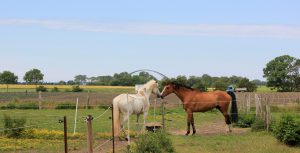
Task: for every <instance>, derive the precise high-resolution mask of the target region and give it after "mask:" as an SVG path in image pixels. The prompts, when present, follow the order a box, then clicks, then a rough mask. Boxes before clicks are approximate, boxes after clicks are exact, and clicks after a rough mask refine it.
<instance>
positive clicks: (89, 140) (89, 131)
mask: <svg viewBox="0 0 300 153" xmlns="http://www.w3.org/2000/svg"><path fill="white" fill-rule="evenodd" d="M92 120H93V117H92V116H91V115H88V117H87V118H86V125H87V145H88V153H93V129H92Z"/></svg>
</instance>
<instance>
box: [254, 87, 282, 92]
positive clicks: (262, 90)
mask: <svg viewBox="0 0 300 153" xmlns="http://www.w3.org/2000/svg"><path fill="white" fill-rule="evenodd" d="M276 91H277V90H276V89H274V90H271V88H269V87H267V86H258V87H257V89H256V92H276Z"/></svg>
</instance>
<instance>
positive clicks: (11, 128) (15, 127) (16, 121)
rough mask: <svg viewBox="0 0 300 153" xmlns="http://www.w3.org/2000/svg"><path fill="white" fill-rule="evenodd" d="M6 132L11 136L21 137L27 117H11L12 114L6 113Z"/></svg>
mask: <svg viewBox="0 0 300 153" xmlns="http://www.w3.org/2000/svg"><path fill="white" fill-rule="evenodd" d="M3 121H4V129H8V130H4V134H5V135H6V136H7V137H9V138H19V137H20V136H21V133H22V132H23V131H24V128H20V127H24V125H25V123H26V119H25V118H11V117H10V116H8V115H6V114H4V120H3Z"/></svg>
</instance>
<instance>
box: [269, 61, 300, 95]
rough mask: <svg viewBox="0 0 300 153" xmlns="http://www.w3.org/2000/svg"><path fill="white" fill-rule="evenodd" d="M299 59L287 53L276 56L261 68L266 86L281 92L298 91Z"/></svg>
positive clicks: (299, 82) (299, 76)
mask: <svg viewBox="0 0 300 153" xmlns="http://www.w3.org/2000/svg"><path fill="white" fill-rule="evenodd" d="M299 68H300V60H299V59H296V58H295V57H291V56H289V55H283V56H279V57H276V58H275V59H273V60H271V61H270V62H269V63H267V65H266V67H265V68H264V69H263V72H264V77H265V78H267V86H268V87H272V88H276V89H277V90H278V91H281V92H288V91H299V88H300V81H299V80H300V79H299V78H300V75H299Z"/></svg>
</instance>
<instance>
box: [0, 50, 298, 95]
mask: <svg viewBox="0 0 300 153" xmlns="http://www.w3.org/2000/svg"><path fill="white" fill-rule="evenodd" d="M299 71H300V60H299V59H297V58H295V57H291V56H289V55H283V56H279V57H276V58H274V59H273V60H271V61H270V62H268V63H267V64H266V67H265V68H264V69H263V72H264V77H265V78H266V80H267V81H266V82H265V81H260V80H252V81H250V80H249V79H248V78H246V77H240V76H231V77H213V76H210V75H208V74H204V75H202V76H190V77H186V76H184V75H180V76H177V77H175V78H170V79H167V78H163V79H162V81H161V84H164V83H166V82H168V81H175V82H177V83H180V84H184V85H187V86H190V87H192V88H195V89H198V90H202V91H206V90H207V88H215V89H218V90H225V89H226V88H227V87H228V86H229V85H233V86H235V87H245V88H247V90H248V91H255V90H256V88H257V86H258V85H267V86H268V87H271V88H272V89H276V90H277V91H280V92H293V91H300V73H299ZM43 79H44V74H43V73H42V72H41V71H40V70H38V69H35V68H34V69H31V70H29V71H27V72H26V73H25V75H24V77H23V80H24V81H25V83H26V84H58V85H107V86H134V85H135V84H143V83H145V82H147V81H149V80H151V79H155V80H157V79H156V78H155V77H154V76H153V75H151V74H149V73H148V72H140V73H139V74H136V75H131V74H129V73H128V72H121V73H115V74H114V75H113V76H111V75H106V76H96V77H87V76H86V75H76V76H75V77H74V80H69V81H63V80H62V81H59V82H58V83H47V82H43ZM0 83H1V84H6V85H7V88H8V85H9V84H17V83H18V76H17V75H15V74H14V73H13V72H10V71H3V72H1V73H0Z"/></svg>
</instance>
